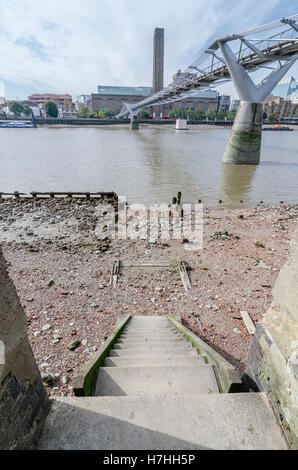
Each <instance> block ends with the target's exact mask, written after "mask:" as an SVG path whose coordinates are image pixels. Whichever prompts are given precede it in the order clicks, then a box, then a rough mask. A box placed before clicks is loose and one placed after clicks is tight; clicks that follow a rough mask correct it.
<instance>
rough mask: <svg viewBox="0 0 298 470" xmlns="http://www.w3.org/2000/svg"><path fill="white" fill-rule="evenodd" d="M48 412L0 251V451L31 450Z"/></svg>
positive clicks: (43, 389)
mask: <svg viewBox="0 0 298 470" xmlns="http://www.w3.org/2000/svg"><path fill="white" fill-rule="evenodd" d="M48 409H49V399H48V395H47V392H46V390H45V388H44V386H43V383H42V379H41V376H40V373H39V370H38V367H37V365H36V363H35V360H34V357H33V354H32V350H31V347H30V344H29V340H28V337H27V320H26V315H25V313H24V311H23V308H22V306H21V304H20V301H19V298H18V295H17V292H16V289H15V287H14V285H13V283H12V281H11V280H10V278H9V277H8V274H7V269H6V264H5V260H4V257H3V254H2V251H1V248H0V449H29V448H32V447H34V445H35V444H36V442H37V440H38V438H39V435H40V433H41V429H42V426H43V423H44V420H45V417H46V415H47V413H48Z"/></svg>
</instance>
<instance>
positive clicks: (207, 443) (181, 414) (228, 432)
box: [38, 393, 287, 450]
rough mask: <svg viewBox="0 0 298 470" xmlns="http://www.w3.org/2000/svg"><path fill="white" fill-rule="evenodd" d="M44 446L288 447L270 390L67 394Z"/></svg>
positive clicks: (49, 425) (55, 410)
mask: <svg viewBox="0 0 298 470" xmlns="http://www.w3.org/2000/svg"><path fill="white" fill-rule="evenodd" d="M38 449H39V450H148V449H150V450H163V449H168V450H203V449H213V450H286V449H287V445H286V443H285V440H284V438H283V435H282V432H281V430H280V427H279V426H278V424H277V422H276V420H275V418H274V415H273V413H272V410H271V407H270V405H269V402H268V399H267V396H266V394H264V393H248V394H246V393H241V394H238V393H232V394H217V393H214V394H209V395H204V394H202V395H191V396H189V395H179V396H171V397H163V398H162V400H161V399H160V397H148V396H146V397H141V398H135V397H131V396H130V397H84V398H80V397H66V398H58V399H56V400H54V401H53V404H52V407H51V411H50V414H49V416H48V418H47V420H46V423H45V428H44V432H43V435H42V437H41V440H40V442H39V446H38Z"/></svg>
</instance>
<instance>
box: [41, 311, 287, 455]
mask: <svg viewBox="0 0 298 470" xmlns="http://www.w3.org/2000/svg"><path fill="white" fill-rule="evenodd" d="M217 373H218V371H216V369H215V366H213V365H209V364H207V363H206V360H205V358H204V356H200V355H198V353H197V350H195V349H194V348H193V347H192V345H191V344H190V343H189V342H188V341H187V340H186V339H185V338H184V337H183V336H182V335H181V334H180V333H179V332H178V331H177V330H176V329H175V328H174V327H173V326H172V324H171V323H170V322H169V320H168V319H167V318H166V317H133V318H132V319H131V320H130V321H129V323H128V325H127V326H126V327H125V329H124V331H123V333H122V334H121V336H120V339H119V341H118V342H117V343H116V344H115V346H114V349H112V350H111V351H110V355H109V357H108V358H107V359H106V362H105V367H102V368H100V369H99V373H98V377H97V383H96V391H95V396H94V397H75V398H72V397H71V398H63V399H62V398H61V399H60V398H59V399H57V400H55V401H54V403H53V405H52V409H51V412H50V415H49V417H48V418H47V422H46V426H45V430H44V433H43V436H42V439H41V442H40V447H39V448H40V449H95V450H99V449H105V450H117V449H118V450H120V449H134V450H137V449H147V450H148V449H170V450H172V449H180V450H184V449H286V448H287V445H286V442H285V440H284V437H283V434H282V432H281V429H280V427H279V425H278V423H277V421H276V419H275V416H274V414H273V411H272V409H271V407H270V405H269V402H268V399H267V396H266V394H263V393H234V394H227V393H225V394H224V393H219V387H218V382H217V378H216V377H217Z"/></svg>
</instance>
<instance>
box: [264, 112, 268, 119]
mask: <svg viewBox="0 0 298 470" xmlns="http://www.w3.org/2000/svg"><path fill="white" fill-rule="evenodd" d="M267 117H268V115H267V113H266V112H265V111H264V112H263V119H265V120H266V119H267Z"/></svg>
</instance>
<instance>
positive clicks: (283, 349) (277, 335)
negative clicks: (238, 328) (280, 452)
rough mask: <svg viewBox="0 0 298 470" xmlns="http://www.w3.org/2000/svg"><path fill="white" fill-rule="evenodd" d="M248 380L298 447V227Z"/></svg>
mask: <svg viewBox="0 0 298 470" xmlns="http://www.w3.org/2000/svg"><path fill="white" fill-rule="evenodd" d="M244 379H245V380H246V382H247V383H248V384H249V385H250V386H251V387H252V388H255V389H256V388H258V389H259V390H262V391H266V392H268V393H269V396H270V398H271V402H272V404H273V406H274V408H275V410H276V411H277V413H278V414H279V415H280V418H281V419H282V421H283V424H284V426H285V428H286V429H287V430H288V431H289V437H290V439H291V442H292V445H293V447H295V448H298V227H297V229H296V232H295V235H294V238H293V240H292V242H291V245H290V251H289V256H288V260H287V262H286V264H285V265H284V267H283V268H282V270H281V272H280V274H279V276H278V279H277V281H276V284H275V287H274V289H273V303H272V305H271V307H270V308H269V310H268V311H267V313H266V315H265V317H264V319H263V322H262V323H261V324H259V325H258V326H257V331H256V334H255V336H254V340H253V343H252V345H251V348H250V352H249V356H248V361H247V368H246V371H245V376H244Z"/></svg>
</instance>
